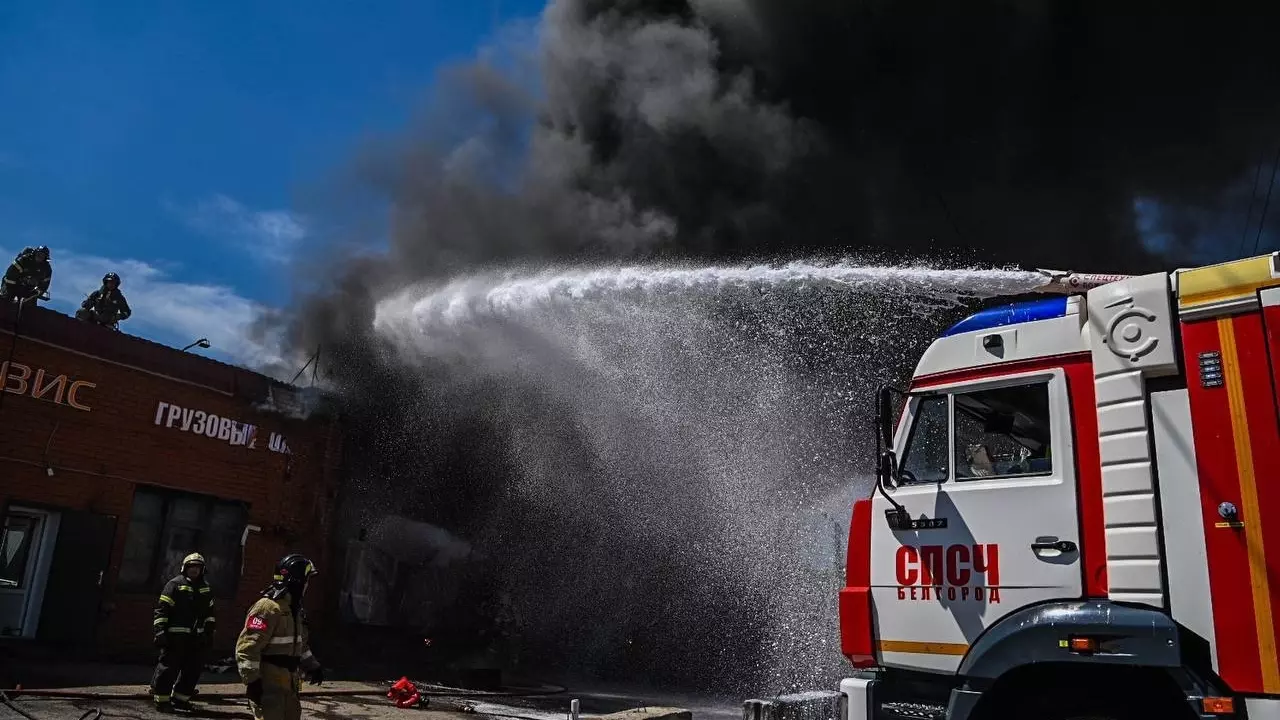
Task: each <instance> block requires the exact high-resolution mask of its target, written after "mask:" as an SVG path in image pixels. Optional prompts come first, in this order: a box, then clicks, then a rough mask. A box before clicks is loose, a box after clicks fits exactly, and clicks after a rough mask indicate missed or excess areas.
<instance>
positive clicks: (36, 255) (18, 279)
mask: <svg viewBox="0 0 1280 720" xmlns="http://www.w3.org/2000/svg"><path fill="white" fill-rule="evenodd" d="M52 280H53V266H51V265H50V264H49V248H47V247H45V246H43V245H41V246H40V247H34V248H31V247H29V248H24V249H23V250H22V252H20V253H18V256H17V257H16V258H14V259H13V263H12V264H10V265H9V269H8V270H6V271H5V273H4V280H3V281H0V299H4V300H8V301H10V302H30V303H35V302H36V301H37V300H48V299H49V297H48V294H47V293H48V292H49V283H50V282H51V281H52Z"/></svg>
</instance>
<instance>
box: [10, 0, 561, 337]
mask: <svg viewBox="0 0 1280 720" xmlns="http://www.w3.org/2000/svg"><path fill="white" fill-rule="evenodd" d="M543 5H544V0H466V1H459V0H417V1H416V2H415V1H410V0H380V1H379V2H376V3H365V4H360V5H359V6H357V5H356V4H353V3H338V2H322V1H312V2H306V3H296V2H267V3H251V2H230V1H229V2H212V3H196V2H178V3H142V2H136V1H134V0H116V1H115V2H110V3H91V2H83V1H82V2H61V1H59V0H8V1H7V2H4V3H0V48H2V50H0V107H3V108H4V109H3V111H2V112H0V255H2V256H3V257H4V258H5V259H6V260H5V261H6V262H7V258H11V257H12V256H13V254H14V253H16V252H17V250H18V249H20V248H21V247H23V246H25V245H33V244H44V245H48V246H49V247H50V248H51V249H52V251H53V261H54V285H53V288H52V294H53V295H54V298H55V302H53V303H52V306H53V307H55V308H57V309H62V310H66V309H68V308H70V307H73V306H74V304H78V302H79V300H80V299H82V298H83V296H84V294H85V293H87V292H88V291H90V290H92V289H93V288H94V287H96V286H97V285H98V281H99V279H100V278H101V276H102V274H103V273H104V272H106V271H107V270H111V269H113V270H116V271H117V272H119V273H120V274H121V275H122V276H123V278H124V286H123V289H124V290H125V292H126V294H127V295H128V297H129V298H130V303H131V304H132V305H133V306H134V309H135V315H134V319H132V320H130V321H129V322H128V323H127V330H128V331H129V332H131V333H134V334H140V335H144V336H148V337H151V338H153V339H156V340H159V341H162V342H167V343H170V344H176V345H183V344H186V343H187V342H190V341H191V340H193V339H195V338H196V337H199V336H202V335H203V336H208V337H209V338H210V339H211V340H212V341H213V343H214V349H213V351H211V353H212V354H215V355H221V356H222V357H223V358H224V359H231V360H236V361H252V360H254V359H255V358H254V352H256V350H250V349H246V348H244V347H243V343H242V342H239V341H238V339H239V337H240V334H241V332H240V331H241V330H242V328H243V325H244V323H245V322H247V321H248V319H249V318H250V317H252V315H253V312H254V310H255V307H256V306H257V305H258V304H279V303H281V302H284V301H285V300H286V298H287V286H285V285H283V284H282V283H281V282H279V280H278V278H279V277H280V276H281V274H280V268H281V263H282V262H283V261H285V260H287V259H288V258H289V256H290V255H291V254H292V253H294V252H297V251H298V249H299V248H303V249H304V250H305V248H306V245H307V242H308V239H309V238H310V237H314V236H315V235H316V234H317V232H318V229H317V228H316V227H314V224H313V223H312V221H311V220H309V219H308V218H307V217H305V216H303V215H299V214H298V213H297V211H296V208H297V207H298V206H299V203H298V194H299V193H300V192H305V189H306V188H307V187H308V186H310V185H313V184H316V183H321V182H323V181H324V180H326V179H327V178H330V177H332V176H333V175H334V173H335V172H336V169H337V168H338V167H339V166H341V165H342V164H343V163H344V162H345V161H347V160H348V159H349V158H350V157H351V156H352V154H353V152H354V149H355V147H356V146H357V145H358V144H359V143H360V142H361V141H362V140H364V139H366V138H368V137H369V136H371V135H376V134H379V133H384V134H385V133H391V132H396V131H398V130H401V129H403V128H404V127H405V125H406V123H407V122H408V121H409V119H410V117H411V115H413V114H414V113H415V112H416V111H420V110H421V108H422V105H423V103H424V101H425V99H426V98H427V96H428V94H429V92H430V89H431V87H432V84H433V82H434V80H435V76H436V72H437V71H438V70H439V69H440V67H441V66H442V65H444V64H447V63H450V62H455V61H465V60H467V59H470V58H472V57H474V55H475V53H476V51H477V48H479V47H481V46H483V45H484V44H485V43H486V42H488V41H489V40H491V39H492V38H493V37H494V35H495V33H497V32H498V30H499V28H500V27H502V26H503V25H505V24H507V23H511V22H518V21H522V20H526V19H533V18H536V16H537V15H538V14H539V12H540V11H541V9H542V6H543ZM357 7H358V8H359V9H357Z"/></svg>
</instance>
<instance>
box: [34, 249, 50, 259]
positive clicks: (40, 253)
mask: <svg viewBox="0 0 1280 720" xmlns="http://www.w3.org/2000/svg"><path fill="white" fill-rule="evenodd" d="M32 253H33V254H34V255H35V256H36V257H38V258H40V259H41V260H48V259H49V248H47V247H45V246H44V245H41V246H39V247H37V248H36V249H35V250H33V251H32Z"/></svg>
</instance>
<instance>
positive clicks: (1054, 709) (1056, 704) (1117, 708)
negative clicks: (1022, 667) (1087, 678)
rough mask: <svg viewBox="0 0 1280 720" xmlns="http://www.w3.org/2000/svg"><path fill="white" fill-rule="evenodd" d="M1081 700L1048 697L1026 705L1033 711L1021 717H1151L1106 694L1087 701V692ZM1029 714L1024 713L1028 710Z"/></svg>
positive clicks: (1072, 719)
mask: <svg viewBox="0 0 1280 720" xmlns="http://www.w3.org/2000/svg"><path fill="white" fill-rule="evenodd" d="M1080 695H1083V696H1084V697H1080V696H1077V697H1066V696H1063V695H1051V696H1050V697H1049V698H1046V699H1045V700H1043V701H1039V702H1032V703H1028V705H1030V706H1032V708H1034V709H1031V708H1027V707H1024V708H1023V712H1025V713H1026V714H1025V715H1023V717H1026V718H1037V719H1043V720H1142V719H1143V718H1147V717H1151V714H1150V711H1151V708H1146V709H1145V711H1144V709H1143V708H1138V707H1133V706H1132V705H1133V704H1132V702H1125V701H1124V700H1122V699H1118V698H1115V697H1108V695H1109V693H1105V692H1104V693H1099V694H1098V695H1095V696H1093V697H1089V692H1088V690H1087V689H1083V688H1082V691H1081V693H1080ZM1029 709H1030V710H1031V712H1027V710H1029Z"/></svg>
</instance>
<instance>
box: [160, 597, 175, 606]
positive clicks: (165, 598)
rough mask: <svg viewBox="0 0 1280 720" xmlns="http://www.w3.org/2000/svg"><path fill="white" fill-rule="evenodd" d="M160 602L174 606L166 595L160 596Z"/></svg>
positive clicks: (171, 599)
mask: <svg viewBox="0 0 1280 720" xmlns="http://www.w3.org/2000/svg"><path fill="white" fill-rule="evenodd" d="M160 602H162V603H168V604H170V605H173V604H174V602H173V598H171V597H169V596H168V595H161V596H160Z"/></svg>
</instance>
